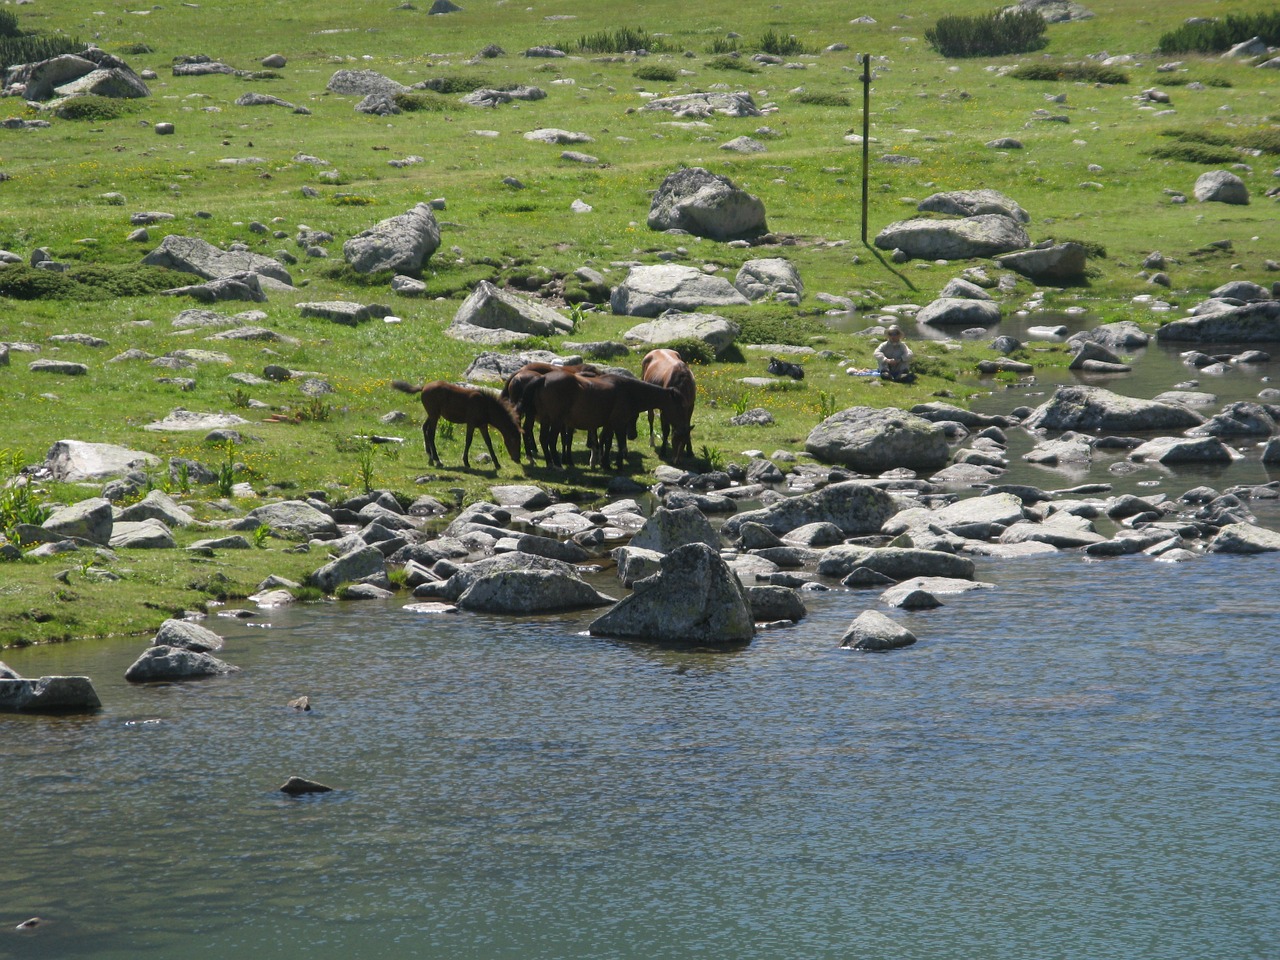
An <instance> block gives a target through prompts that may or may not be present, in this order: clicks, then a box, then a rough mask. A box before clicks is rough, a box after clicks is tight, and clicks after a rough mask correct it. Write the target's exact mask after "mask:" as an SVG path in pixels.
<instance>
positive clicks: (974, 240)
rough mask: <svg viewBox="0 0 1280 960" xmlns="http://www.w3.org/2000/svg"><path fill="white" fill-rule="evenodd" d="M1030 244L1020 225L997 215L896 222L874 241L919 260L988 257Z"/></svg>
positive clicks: (1008, 218)
mask: <svg viewBox="0 0 1280 960" xmlns="http://www.w3.org/2000/svg"><path fill="white" fill-rule="evenodd" d="M1030 244H1031V239H1030V238H1029V237H1028V236H1027V232H1026V230H1024V229H1023V227H1022V225H1021V224H1020V223H1018V221H1016V220H1014V219H1013V218H1011V217H1006V216H1003V215H1001V214H982V215H980V216H976V217H965V218H964V219H961V220H933V219H925V218H917V219H912V220H900V221H898V222H896V223H891V224H889V226H887V227H885V228H884V229H883V230H881V231H880V233H879V234H878V235H877V236H876V239H875V245H876V246H877V247H879V248H880V249H881V250H901V251H903V253H905V254H906V256H907V257H908V258H911V259H923V260H939V259H941V260H966V259H969V258H972V257H991V256H995V255H996V254H999V253H1009V252H1011V251H1013V250H1021V249H1023V248H1025V247H1028V246H1030Z"/></svg>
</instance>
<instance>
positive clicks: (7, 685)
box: [0, 665, 102, 713]
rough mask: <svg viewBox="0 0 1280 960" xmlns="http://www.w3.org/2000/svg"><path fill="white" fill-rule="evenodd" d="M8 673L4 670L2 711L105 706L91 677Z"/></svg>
mask: <svg viewBox="0 0 1280 960" xmlns="http://www.w3.org/2000/svg"><path fill="white" fill-rule="evenodd" d="M0 666H3V665H0ZM8 672H11V671H3V670H0V713H88V712H91V711H94V710H97V709H99V708H100V707H101V706H102V701H101V700H99V699H98V693H97V691H96V690H94V689H93V681H92V680H90V679H89V678H88V677H40V678H39V679H26V678H23V677H18V676H16V675H15V676H12V677H10V676H7V675H6V674H7V673H8Z"/></svg>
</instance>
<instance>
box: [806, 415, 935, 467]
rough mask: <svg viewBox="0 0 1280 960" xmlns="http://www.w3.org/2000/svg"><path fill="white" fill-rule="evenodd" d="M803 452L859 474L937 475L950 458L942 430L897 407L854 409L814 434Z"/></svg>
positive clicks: (833, 418) (832, 418)
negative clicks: (907, 471)
mask: <svg viewBox="0 0 1280 960" xmlns="http://www.w3.org/2000/svg"><path fill="white" fill-rule="evenodd" d="M805 450H807V451H808V452H809V453H810V454H812V455H813V456H815V457H817V458H818V459H819V460H821V461H822V462H824V463H836V464H840V465H841V466H845V467H849V468H850V469H852V470H856V471H858V472H859V473H867V474H881V473H884V472H885V471H886V470H893V469H896V468H899V467H906V468H908V469H911V470H916V471H931V470H937V469H940V468H941V467H943V466H945V465H946V463H947V461H948V460H949V459H950V457H951V453H950V450H949V448H948V447H947V438H946V433H945V432H944V431H943V429H942V427H940V426H938V425H937V424H934V423H930V422H929V421H928V420H925V419H923V418H921V417H918V416H916V415H915V414H911V413H907V412H906V411H903V410H898V409H896V408H893V407H885V408H875V407H850V408H848V409H847V410H841V411H840V412H838V413H836V414H833V415H832V416H830V417H827V418H826V419H825V420H823V421H822V422H821V423H820V424H818V425H817V426H816V427H814V428H813V430H812V431H810V433H809V436H808V438H807V439H806V440H805Z"/></svg>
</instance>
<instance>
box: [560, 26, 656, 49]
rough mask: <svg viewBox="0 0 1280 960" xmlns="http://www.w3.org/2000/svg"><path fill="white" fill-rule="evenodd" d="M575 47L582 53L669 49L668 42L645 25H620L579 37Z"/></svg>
mask: <svg viewBox="0 0 1280 960" xmlns="http://www.w3.org/2000/svg"><path fill="white" fill-rule="evenodd" d="M575 49H576V50H578V51H580V52H582V53H628V52H630V51H633V50H648V51H649V52H650V53H663V52H665V51H666V50H667V43H666V41H665V40H663V39H662V38H661V37H655V36H654V35H653V34H651V33H650V32H649V31H648V30H645V29H644V28H643V27H639V28H636V27H618V28H617V29H616V30H601V31H600V32H599V33H589V34H587V35H586V36H585V37H579V38H578V42H577V44H576V46H575Z"/></svg>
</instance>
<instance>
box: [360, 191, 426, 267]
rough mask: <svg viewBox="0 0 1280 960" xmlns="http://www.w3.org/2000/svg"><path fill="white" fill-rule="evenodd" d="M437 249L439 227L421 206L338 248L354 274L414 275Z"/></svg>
mask: <svg viewBox="0 0 1280 960" xmlns="http://www.w3.org/2000/svg"><path fill="white" fill-rule="evenodd" d="M439 247H440V225H439V224H438V223H436V218H435V214H434V213H432V212H431V207H430V206H428V205H427V204H425V203H419V204H417V205H416V206H415V207H414V208H413V209H412V210H409V211H408V212H407V213H402V214H400V215H399V216H396V217H389V218H388V219H386V220H382V221H380V222H379V223H376V224H374V225H373V226H372V227H370V228H369V229H368V230H365V231H364V232H362V233H358V234H356V235H355V236H354V237H352V238H351V239H350V240H348V241H347V242H346V243H344V244H343V245H342V256H343V258H344V259H345V260H346V261H347V263H349V264H351V268H352V269H353V270H355V271H356V272H358V273H376V272H377V271H379V270H391V271H394V272H395V273H407V274H415V273H418V272H419V271H420V270H421V269H422V267H423V266H424V265H425V264H426V262H427V261H428V260H429V259H430V258H431V255H432V254H433V253H435V252H436V250H437V249H439Z"/></svg>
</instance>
